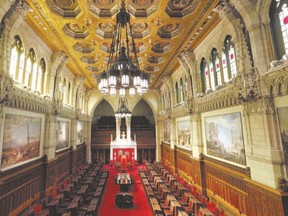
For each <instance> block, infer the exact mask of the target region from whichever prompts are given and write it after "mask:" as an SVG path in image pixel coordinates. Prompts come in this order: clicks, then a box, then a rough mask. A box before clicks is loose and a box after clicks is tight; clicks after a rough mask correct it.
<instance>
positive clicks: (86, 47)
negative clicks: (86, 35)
mask: <svg viewBox="0 0 288 216" xmlns="http://www.w3.org/2000/svg"><path fill="white" fill-rule="evenodd" d="M73 48H74V49H75V50H77V51H79V52H81V53H91V52H93V51H94V47H93V46H92V45H91V44H89V43H86V42H77V43H75V44H74V45H73Z"/></svg>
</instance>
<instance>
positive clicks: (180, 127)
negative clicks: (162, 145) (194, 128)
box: [177, 119, 191, 148]
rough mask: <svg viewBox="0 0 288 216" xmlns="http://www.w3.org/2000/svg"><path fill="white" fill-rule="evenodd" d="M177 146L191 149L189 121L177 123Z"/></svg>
mask: <svg viewBox="0 0 288 216" xmlns="http://www.w3.org/2000/svg"><path fill="white" fill-rule="evenodd" d="M177 145H178V146H184V147H189V148H191V130H190V121H189V119H187V120H180V121H177Z"/></svg>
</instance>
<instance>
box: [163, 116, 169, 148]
mask: <svg viewBox="0 0 288 216" xmlns="http://www.w3.org/2000/svg"><path fill="white" fill-rule="evenodd" d="M163 133H164V134H163V141H164V142H167V143H170V123H169V122H168V121H166V122H163Z"/></svg>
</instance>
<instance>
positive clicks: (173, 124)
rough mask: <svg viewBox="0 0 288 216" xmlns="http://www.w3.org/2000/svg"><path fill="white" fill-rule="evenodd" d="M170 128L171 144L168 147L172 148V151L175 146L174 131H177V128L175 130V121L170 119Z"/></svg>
mask: <svg viewBox="0 0 288 216" xmlns="http://www.w3.org/2000/svg"><path fill="white" fill-rule="evenodd" d="M170 126H171V130H170V131H171V144H170V147H171V148H172V149H174V146H175V145H177V137H176V136H177V135H176V130H177V128H176V121H175V119H171V124H170Z"/></svg>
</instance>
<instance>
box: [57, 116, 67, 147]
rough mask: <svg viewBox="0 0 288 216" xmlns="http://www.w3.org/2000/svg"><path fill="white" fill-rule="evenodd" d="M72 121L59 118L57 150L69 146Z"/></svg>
mask: <svg viewBox="0 0 288 216" xmlns="http://www.w3.org/2000/svg"><path fill="white" fill-rule="evenodd" d="M69 126H70V122H69V121H68V120H65V119H61V120H60V119H58V120H57V124H56V151H58V150H61V149H64V148H67V147H69V129H70V128H69Z"/></svg>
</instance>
